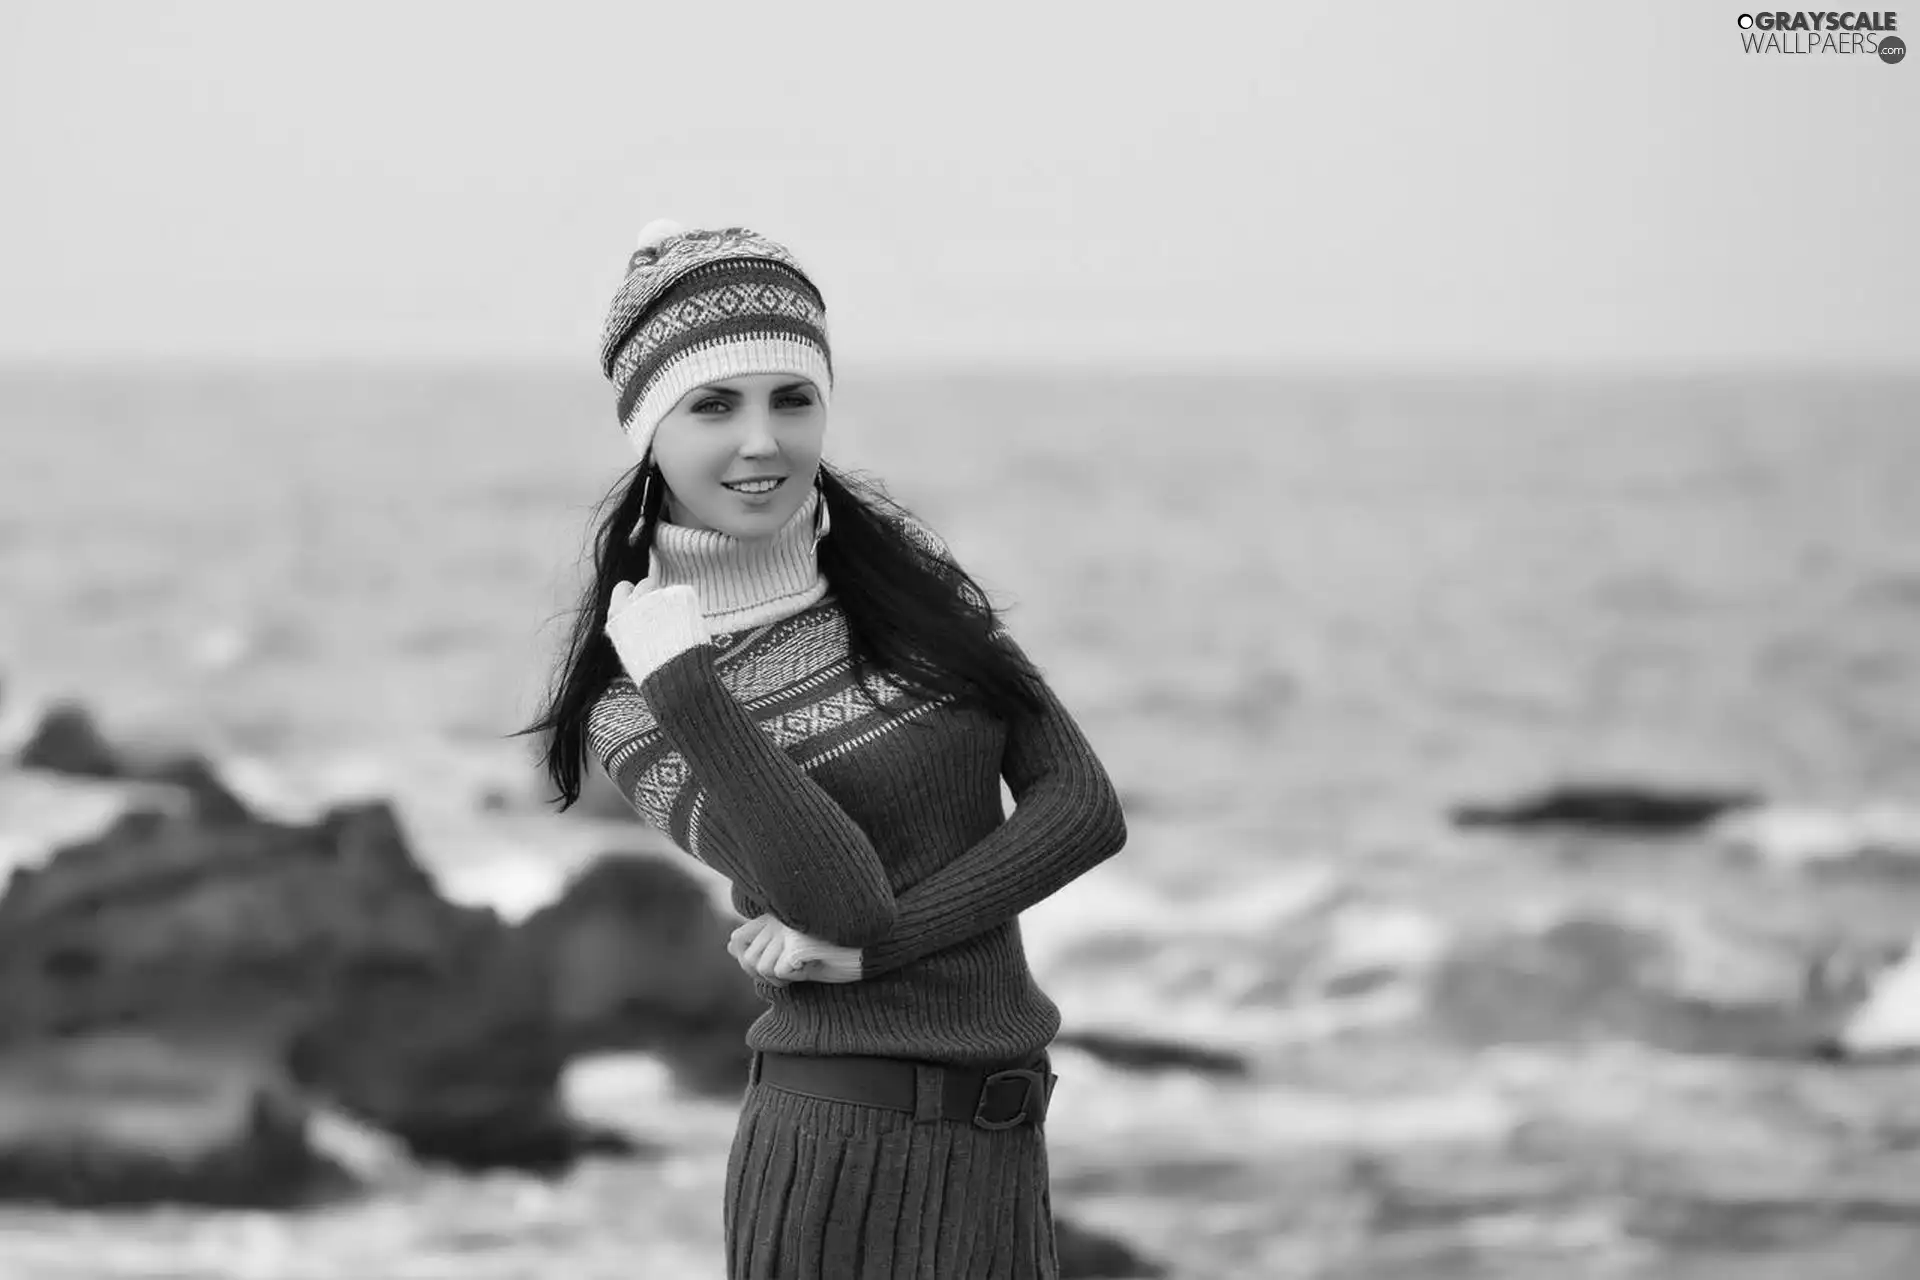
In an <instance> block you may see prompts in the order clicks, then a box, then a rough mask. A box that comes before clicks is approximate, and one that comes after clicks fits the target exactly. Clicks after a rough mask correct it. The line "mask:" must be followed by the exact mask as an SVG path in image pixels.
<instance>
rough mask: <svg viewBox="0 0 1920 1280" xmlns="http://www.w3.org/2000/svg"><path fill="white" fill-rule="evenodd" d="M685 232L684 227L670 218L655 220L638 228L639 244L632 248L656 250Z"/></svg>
mask: <svg viewBox="0 0 1920 1280" xmlns="http://www.w3.org/2000/svg"><path fill="white" fill-rule="evenodd" d="M685 230H686V228H685V227H684V226H682V225H680V224H679V223H678V222H675V221H674V220H673V219H672V218H655V219H654V220H653V221H652V222H649V223H648V224H647V225H646V226H644V227H642V228H640V243H639V244H636V245H635V246H634V248H636V249H658V248H659V247H660V246H661V245H662V244H664V243H666V241H668V240H669V239H671V238H672V237H674V236H677V235H679V234H680V233H681V232H683V231H685Z"/></svg>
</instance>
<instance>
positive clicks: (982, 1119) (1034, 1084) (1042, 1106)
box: [973, 1067, 1053, 1129]
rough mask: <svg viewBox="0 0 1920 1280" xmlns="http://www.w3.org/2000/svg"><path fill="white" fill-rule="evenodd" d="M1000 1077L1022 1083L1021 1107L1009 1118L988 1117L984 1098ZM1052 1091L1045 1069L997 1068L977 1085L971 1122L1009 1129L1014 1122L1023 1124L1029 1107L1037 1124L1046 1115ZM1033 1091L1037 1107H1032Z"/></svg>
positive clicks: (991, 1090) (991, 1092)
mask: <svg viewBox="0 0 1920 1280" xmlns="http://www.w3.org/2000/svg"><path fill="white" fill-rule="evenodd" d="M1003 1080H1019V1081H1020V1082H1021V1083H1022V1084H1023V1085H1024V1086H1025V1087H1024V1088H1023V1089H1022V1090H1021V1095H1020V1110H1019V1112H1018V1114H1016V1115H1015V1116H1014V1117H1013V1119H1011V1120H989V1119H988V1118H987V1100H988V1098H990V1097H991V1096H992V1094H993V1086H994V1085H996V1084H998V1083H1000V1082H1001V1081H1003ZM1052 1092H1053V1090H1052V1088H1051V1086H1050V1082H1049V1081H1048V1079H1047V1073H1046V1072H1044V1071H1034V1070H1031V1069H1029V1068H1027V1067H1012V1068H1009V1069H1008V1070H1006V1071H996V1072H994V1073H993V1074H992V1075H990V1076H988V1077H987V1079H986V1082H985V1083H984V1084H982V1085H981V1086H980V1101H979V1102H977V1103H976V1104H974V1108H973V1122H974V1124H976V1125H978V1126H979V1127H980V1128H982V1129H1011V1128H1013V1127H1014V1126H1015V1125H1019V1124H1024V1123H1026V1120H1027V1115H1028V1112H1029V1110H1036V1111H1037V1112H1038V1114H1036V1115H1035V1116H1034V1121H1035V1123H1038V1122H1039V1121H1041V1120H1043V1119H1045V1118H1046V1114H1047V1098H1048V1095H1050V1094H1051V1093H1052ZM1036 1093H1038V1095H1039V1099H1040V1101H1039V1105H1038V1107H1037V1108H1036V1107H1035V1106H1034V1096H1035V1094H1036Z"/></svg>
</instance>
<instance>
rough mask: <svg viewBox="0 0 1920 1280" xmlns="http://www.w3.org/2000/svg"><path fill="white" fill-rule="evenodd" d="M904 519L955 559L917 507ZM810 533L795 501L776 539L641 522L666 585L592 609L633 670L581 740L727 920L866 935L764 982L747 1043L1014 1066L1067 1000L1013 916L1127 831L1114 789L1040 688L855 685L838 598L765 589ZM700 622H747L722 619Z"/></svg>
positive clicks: (799, 566) (781, 582)
mask: <svg viewBox="0 0 1920 1280" xmlns="http://www.w3.org/2000/svg"><path fill="white" fill-rule="evenodd" d="M903 532H905V533H906V534H908V536H912V537H915V538H917V539H919V540H921V541H923V543H924V544H925V545H927V546H929V547H930V548H933V549H937V550H939V551H940V552H941V553H942V555H943V558H946V559H948V560H949V561H950V560H951V557H950V555H948V554H947V553H945V548H944V544H943V543H941V542H940V541H939V540H938V539H937V538H936V537H934V536H933V535H932V534H931V532H930V531H928V530H926V529H924V527H919V526H917V522H914V521H912V520H908V521H907V524H906V527H905V528H904V529H903ZM809 536H810V535H809V532H808V528H807V526H806V525H805V524H804V522H803V521H802V520H801V519H800V517H796V519H795V521H791V522H789V525H788V526H787V527H786V528H785V529H783V530H782V531H781V533H780V534H778V535H776V537H775V545H774V546H773V547H772V548H769V547H766V546H764V545H762V544H759V543H757V542H738V543H736V542H730V541H728V540H727V539H725V538H713V537H709V536H706V535H690V534H688V533H687V532H685V531H679V530H677V529H673V528H670V529H669V530H668V531H667V532H666V533H665V534H664V535H663V536H660V537H657V538H656V540H655V551H656V552H657V553H658V554H659V556H660V557H661V565H660V566H659V567H660V569H661V570H663V571H665V572H666V574H667V578H668V579H670V580H671V581H670V584H669V585H664V586H659V587H656V589H654V590H652V591H650V592H647V593H642V594H639V595H637V596H636V597H634V598H631V599H628V600H627V601H626V602H625V603H624V604H623V605H622V606H621V608H619V609H618V610H617V611H616V613H615V614H614V616H611V617H609V619H608V621H607V624H606V632H607V637H608V639H609V640H610V641H611V642H612V643H613V645H614V648H615V651H616V652H617V653H618V654H619V656H620V665H621V668H622V670H623V671H624V672H625V676H624V678H616V679H614V680H613V681H611V682H610V683H609V686H608V687H607V689H606V690H604V691H603V693H602V695H601V696H600V698H599V699H598V700H597V701H596V703H595V705H594V707H593V709H592V711H591V712H590V714H589V718H588V732H589V737H590V740H591V743H592V746H593V749H594V751H595V753H596V754H597V755H598V757H599V759H600V762H601V765H602V767H603V768H604V769H605V770H606V772H607V774H608V776H610V777H611V778H613V780H614V782H615V784H616V785H617V786H618V787H619V788H620V790H621V791H622V792H623V793H624V794H625V795H626V797H627V799H628V802H629V803H630V804H631V805H632V806H633V807H634V808H635V809H636V810H637V811H638V812H639V813H641V814H642V815H643V816H645V817H647V818H648V820H649V821H651V822H652V823H653V824H654V825H655V826H657V827H660V828H661V829H662V830H664V831H666V832H667V834H668V835H669V836H670V837H671V838H672V839H673V841H674V843H675V844H676V845H677V846H678V847H679V848H680V849H681V850H682V851H683V852H685V853H689V854H692V855H694V856H696V857H698V858H700V860H701V861H703V862H705V863H707V865H709V866H711V867H713V868H714V869H715V870H717V871H719V872H720V873H721V874H722V875H724V876H726V877H727V879H728V880H729V881H730V882H731V883H732V885H733V906H734V909H735V910H736V911H738V912H739V913H740V914H741V915H742V916H743V917H752V916H756V915H759V914H761V913H762V912H772V913H773V914H775V915H777V916H778V917H779V918H780V919H781V920H783V921H785V922H787V923H788V924H791V925H793V926H794V927H796V928H798V929H800V930H802V931H803V932H806V933H810V934H813V935H815V936H817V937H819V938H822V939H824V940H826V941H828V942H834V943H839V944H841V945H844V946H849V947H857V948H858V949H859V953H860V962H861V978H860V980H859V981H857V982H851V983H826V982H810V981H805V980H802V981H796V982H793V983H791V984H789V985H787V986H784V987H776V986H774V985H772V984H768V983H760V984H757V987H756V989H757V990H758V992H759V994H760V996H761V997H762V998H763V999H764V1000H766V1002H767V1004H768V1009H767V1011H766V1012H765V1013H764V1014H763V1015H762V1016H761V1017H760V1018H759V1019H758V1020H757V1021H756V1022H755V1023H754V1024H753V1026H752V1027H751V1028H749V1030H748V1032H747V1044H748V1046H749V1047H750V1048H753V1049H759V1050H763V1051H768V1052H781V1053H806V1054H821V1053H846V1054H865V1055H879V1056H891V1057H904V1058H912V1059H916V1060H920V1061H939V1062H953V1063H958V1064H963V1065H975V1066H983V1065H989V1064H997V1065H1005V1064H1007V1063H1009V1062H1016V1061H1021V1060H1024V1059H1026V1058H1028V1057H1030V1056H1031V1055H1032V1054H1034V1053H1035V1052H1037V1051H1038V1050H1040V1049H1042V1048H1044V1047H1045V1046H1046V1045H1047V1044H1048V1042H1049V1041H1051V1040H1052V1038H1053V1037H1054V1035H1055V1034H1057V1032H1058V1031H1059V1028H1060V1011H1059V1009H1058V1007H1057V1006H1055V1005H1054V1003H1053V1001H1052V1000H1050V999H1049V998H1048V997H1047V995H1046V993H1045V992H1043V991H1041V990H1040V988H1039V986H1038V985H1037V984H1036V983H1035V982H1034V979H1033V974H1032V972H1031V970H1030V968H1029V966H1028V964H1027V957H1026V952H1025V948H1024V947H1023V946H1022V943H1021V939H1020V926H1019V914H1020V913H1021V912H1022V911H1025V910H1026V909H1027V908H1029V907H1031V906H1033V905H1035V904H1036V903H1038V902H1041V901H1043V900H1045V899H1046V898H1048V897H1050V896H1051V895H1052V894H1054V893H1056V892H1058V891H1059V890H1060V889H1061V888H1062V887H1064V886H1065V885H1067V884H1069V883H1071V882H1072V881H1073V880H1074V879H1076V878H1077V877H1079V876H1081V875H1083V874H1085V873H1086V872H1087V871H1088V870H1090V869H1092V868H1093V867H1094V866H1096V865H1098V864H1099V863H1100V862H1102V861H1103V860H1105V859H1106V858H1108V857H1111V856H1112V855H1113V854H1114V853H1116V852H1118V851H1119V850H1120V848H1121V847H1122V846H1123V845H1124V844H1125V843H1126V822H1125V817H1124V814H1123V813H1122V811H1121V807H1120V801H1119V797H1118V795H1117V794H1116V793H1115V791H1114V788H1113V784H1112V781H1111V780H1110V779H1109V778H1108V776H1107V774H1106V771H1105V770H1104V769H1103V768H1102V767H1101V765H1100V761H1099V759H1098V758H1097V757H1096V756H1095V754H1094V752H1093V749H1092V747H1091V746H1090V744H1089V743H1088V742H1087V740H1086V737H1085V735H1084V734H1082V733H1081V731H1080V729H1079V726H1078V725H1077V724H1076V723H1075V722H1074V720H1073V717H1072V715H1071V714H1070V713H1069V712H1068V711H1067V710H1066V708H1065V707H1064V706H1063V705H1062V704H1061V703H1060V700H1059V698H1058V697H1057V696H1055V695H1054V693H1053V691H1052V689H1051V688H1049V687H1047V686H1046V685H1045V684H1044V682H1043V683H1042V685H1041V686H1040V687H1039V688H1038V689H1037V690H1036V692H1037V693H1038V694H1039V695H1040V700H1039V701H1040V705H1039V707H1038V709H1035V710H1022V711H1021V712H1020V713H1019V714H1017V715H1016V716H1014V717H1013V718H1012V719H1011V720H1005V721H1003V720H1001V719H1000V718H999V717H997V716H995V715H994V714H992V713H991V712H989V711H988V710H987V709H986V708H984V707H982V706H979V705H976V704H974V703H972V702H968V701H964V700H955V699H951V698H946V697H928V696H923V695H922V694H920V693H919V692H918V691H915V690H911V689H908V688H907V687H905V686H904V685H903V684H902V683H900V682H898V681H896V680H895V679H894V677H893V676H892V675H891V674H889V673H885V672H880V671H872V670H869V671H868V672H867V677H866V687H867V689H868V690H869V691H870V692H871V693H872V694H873V695H874V700H875V701H876V702H877V703H878V706H877V707H876V706H875V705H874V703H873V702H870V701H868V699H867V698H866V696H864V695H863V694H862V692H861V690H860V688H859V687H857V686H856V685H855V684H854V679H853V670H852V658H851V654H850V652H849V648H848V639H849V635H850V632H849V628H848V623H847V618H846V615H845V613H844V612H843V611H842V609H841V607H840V604H839V603H838V601H837V600H836V599H835V598H834V596H833V595H832V594H831V593H830V592H829V593H827V594H824V595H822V596H820V597H818V598H817V599H816V600H815V601H814V602H812V603H810V604H807V605H804V606H800V605H794V606H792V607H791V610H790V611H788V609H787V608H784V607H782V606H780V605H779V604H778V602H779V601H782V600H786V599H789V598H791V597H792V596H793V592H794V588H795V585H796V583H798V582H800V581H803V580H806V579H807V578H809V577H810V576H811V575H814V574H817V573H818V568H817V565H816V564H815V563H814V562H813V561H812V560H810V559H808V558H806V557H805V556H804V555H803V556H801V557H800V558H798V559H796V558H795V557H793V556H791V555H788V554H785V553H784V552H782V551H781V550H780V548H781V547H782V546H784V545H786V543H788V542H792V541H794V540H798V541H799V543H800V545H801V546H803V547H806V548H809V549H810V548H811V546H812V543H811V542H810V541H808V540H807V539H808V538H809ZM823 587H824V584H823ZM712 609H718V610H719V612H718V613H717V615H716V614H714V613H709V612H708V611H709V610H712ZM714 616H719V617H745V618H751V619H753V621H752V622H743V623H741V624H740V625H738V626H735V627H733V628H731V629H729V630H726V631H723V632H720V633H719V634H717V635H716V634H715V629H714V628H711V627H709V626H708V625H706V622H705V620H707V619H710V618H712V617H714ZM994 634H995V639H996V641H997V642H999V643H1001V644H1003V645H1005V646H1006V647H1007V649H1008V651H1009V652H1010V653H1011V654H1012V655H1014V656H1015V657H1017V658H1019V659H1021V660H1023V661H1024V660H1025V655H1024V653H1022V652H1021V650H1020V647H1019V646H1018V645H1017V644H1015V643H1014V641H1013V640H1012V638H1011V637H1010V636H1008V635H1007V634H1006V632H1005V631H1004V630H1003V629H996V631H995V633H994ZM1003 782H1004V783H1005V785H1006V787H1007V789H1008V790H1009V791H1011V793H1012V795H1013V798H1014V802H1015V808H1014V811H1013V813H1012V814H1008V813H1007V812H1006V810H1005V807H1004V804H1003V801H1002V795H1001V785H1002V783H1003Z"/></svg>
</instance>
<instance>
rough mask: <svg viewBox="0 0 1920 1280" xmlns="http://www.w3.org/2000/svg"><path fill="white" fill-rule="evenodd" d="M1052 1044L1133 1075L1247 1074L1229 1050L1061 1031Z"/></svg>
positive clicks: (1123, 1035) (1240, 1060)
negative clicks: (1132, 1072)
mask: <svg viewBox="0 0 1920 1280" xmlns="http://www.w3.org/2000/svg"><path fill="white" fill-rule="evenodd" d="M1054 1043H1055V1044H1059V1045H1065V1046H1068V1047H1070V1048H1074V1049H1079V1050H1081V1051H1082V1052H1083V1053H1090V1054H1092V1055H1093V1056H1094V1057H1096V1058H1098V1059H1100V1060H1101V1061H1102V1062H1105V1063H1107V1064H1108V1065H1109V1066H1116V1067H1124V1068H1127V1069H1130V1070H1134V1071H1167V1070H1185V1071H1195V1072H1198V1073H1200V1074H1201V1075H1205V1076H1227V1077H1241V1076H1245V1075H1247V1074H1248V1070H1249V1068H1248V1064H1247V1060H1246V1058H1245V1057H1243V1056H1242V1055H1240V1054H1238V1053H1235V1052H1233V1051H1232V1050H1230V1049H1209V1048H1206V1047H1205V1046H1203V1045H1197V1044H1185V1043H1182V1042H1180V1041H1176V1040H1162V1039H1157V1038H1155V1037H1153V1036H1144V1035H1136V1034H1134V1033H1132V1032H1127V1031H1063V1032H1061V1033H1060V1034H1059V1035H1057V1036H1055V1037H1054Z"/></svg>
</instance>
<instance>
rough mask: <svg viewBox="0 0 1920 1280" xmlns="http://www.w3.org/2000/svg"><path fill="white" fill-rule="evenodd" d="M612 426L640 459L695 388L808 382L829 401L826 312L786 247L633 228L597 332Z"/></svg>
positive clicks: (760, 239) (730, 234) (731, 234)
mask: <svg viewBox="0 0 1920 1280" xmlns="http://www.w3.org/2000/svg"><path fill="white" fill-rule="evenodd" d="M600 371H601V372H602V373H604V374H606V376H607V377H608V378H609V379H611V380H612V382H613V389H614V394H615V395H616V396H617V397H618V405H619V413H620V426H621V428H622V429H623V430H624V431H625V432H626V433H627V439H628V440H630V441H632V443H633V448H634V452H635V453H637V454H639V455H640V456H641V457H643V458H644V457H645V456H646V454H647V450H648V448H649V447H650V446H651V445H652V443H653V432H654V428H655V427H657V426H659V424H660V420H661V419H662V418H664V417H666V416H667V414H668V413H669V412H670V411H671V410H672V409H673V406H674V405H676V404H678V403H679V402H680V398H681V397H682V396H684V395H686V394H687V392H689V391H691V390H693V389H694V388H695V387H697V386H701V385H702V384H704V383H708V382H713V381H716V380H718V379H721V378H731V377H736V376H738V375H741V374H748V373H791V374H794V375H795V376H797V377H802V378H808V379H811V380H812V382H813V384H814V385H815V386H816V387H818V388H819V391H820V403H821V405H822V407H825V405H826V403H827V399H828V397H829V396H830V395H831V394H832V385H833V364H832V360H831V357H830V355H829V353H828V349H827V306H826V302H825V301H824V300H823V299H822V298H821V296H820V290H819V289H817V288H816V287H815V286H814V283H813V281H811V280H809V279H808V278H807V276H806V274H805V273H804V272H803V271H801V269H800V264H799V263H798V262H796V261H795V260H794V257H793V254H792V253H790V252H788V250H787V249H786V248H785V246H783V245H780V244H777V243H775V242H774V241H772V240H769V239H768V238H767V237H765V236H763V235H760V234H759V233H757V232H754V231H749V230H747V228H745V227H726V228H724V229H722V230H718V231H690V230H688V229H687V228H685V227H683V226H681V225H680V224H679V223H677V222H674V221H672V220H671V219H667V218H659V219H655V220H654V221H653V222H650V223H648V224H647V225H646V226H645V227H643V228H641V231H640V247H639V248H638V249H637V250H636V251H635V252H634V254H633V256H632V257H631V258H629V259H628V260H627V277H626V279H625V280H623V281H621V282H620V288H619V290H618V291H617V292H616V293H615V294H614V295H613V305H612V306H610V307H609V308H608V309H607V323H606V327H605V329H604V330H603V331H602V333H601V342H600Z"/></svg>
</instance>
